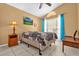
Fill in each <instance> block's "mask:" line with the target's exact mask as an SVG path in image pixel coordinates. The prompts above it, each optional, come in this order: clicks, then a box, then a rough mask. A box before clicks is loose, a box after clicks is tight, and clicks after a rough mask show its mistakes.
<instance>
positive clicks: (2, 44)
mask: <svg viewBox="0 0 79 59" xmlns="http://www.w3.org/2000/svg"><path fill="white" fill-rule="evenodd" d="M18 43H20V41H18ZM3 46H8V44H1V45H0V47H3Z"/></svg>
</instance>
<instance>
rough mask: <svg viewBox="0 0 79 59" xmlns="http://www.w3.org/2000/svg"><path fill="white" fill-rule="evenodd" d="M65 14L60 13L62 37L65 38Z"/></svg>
mask: <svg viewBox="0 0 79 59" xmlns="http://www.w3.org/2000/svg"><path fill="white" fill-rule="evenodd" d="M64 34H65V32H64V14H60V39H61V40H64Z"/></svg>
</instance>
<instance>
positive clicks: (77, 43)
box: [62, 37, 79, 52]
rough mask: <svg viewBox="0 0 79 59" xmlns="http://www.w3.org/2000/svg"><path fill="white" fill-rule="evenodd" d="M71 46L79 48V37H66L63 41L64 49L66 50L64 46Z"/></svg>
mask: <svg viewBox="0 0 79 59" xmlns="http://www.w3.org/2000/svg"><path fill="white" fill-rule="evenodd" d="M65 45H66V46H70V47H73V48H79V39H76V40H74V39H73V38H72V37H65V39H64V41H62V51H63V52H64V49H65V48H64V46H65Z"/></svg>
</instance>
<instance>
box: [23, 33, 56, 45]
mask: <svg viewBox="0 0 79 59" xmlns="http://www.w3.org/2000/svg"><path fill="white" fill-rule="evenodd" d="M22 37H24V38H27V39H29V37H31V38H32V40H37V41H38V42H39V43H40V44H41V45H42V46H46V44H45V41H44V40H47V41H50V40H53V39H57V34H56V33H51V32H42V33H40V32H23V33H22Z"/></svg>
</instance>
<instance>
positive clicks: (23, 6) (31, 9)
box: [8, 3, 62, 17]
mask: <svg viewBox="0 0 79 59" xmlns="http://www.w3.org/2000/svg"><path fill="white" fill-rule="evenodd" d="M51 4H52V6H51V7H49V6H48V5H46V4H45V3H43V6H42V8H41V9H39V5H40V3H8V5H11V6H14V7H16V8H18V9H20V10H23V11H25V12H28V13H31V14H33V15H35V16H38V17H41V16H44V15H46V14H47V13H49V12H50V11H52V10H54V9H55V8H57V7H59V6H60V5H62V3H51Z"/></svg>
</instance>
